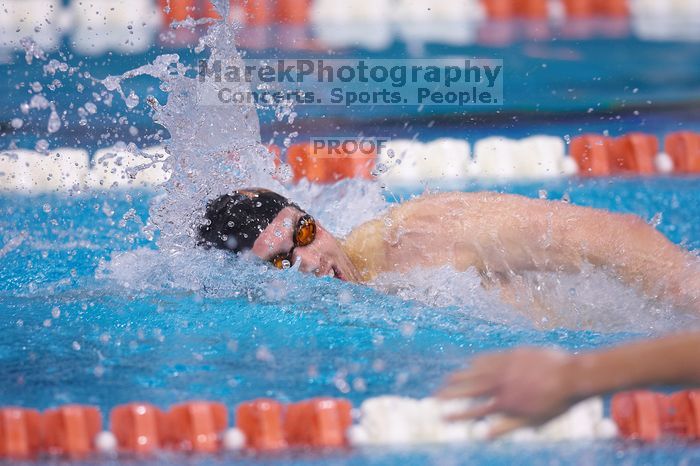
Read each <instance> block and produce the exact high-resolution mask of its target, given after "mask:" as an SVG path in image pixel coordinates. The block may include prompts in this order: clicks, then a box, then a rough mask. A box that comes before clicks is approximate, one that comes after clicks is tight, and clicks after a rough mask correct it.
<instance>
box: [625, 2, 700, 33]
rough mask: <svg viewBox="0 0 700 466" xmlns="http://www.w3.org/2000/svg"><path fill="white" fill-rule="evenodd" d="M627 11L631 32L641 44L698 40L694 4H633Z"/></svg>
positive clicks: (699, 12)
mask: <svg viewBox="0 0 700 466" xmlns="http://www.w3.org/2000/svg"><path fill="white" fill-rule="evenodd" d="M630 7H631V12H632V25H633V28H634V32H635V34H636V35H637V36H638V37H639V38H641V39H643V40H648V41H673V40H680V41H698V40H700V2H698V1H697V0H664V1H658V0H634V1H632V2H631V4H630Z"/></svg>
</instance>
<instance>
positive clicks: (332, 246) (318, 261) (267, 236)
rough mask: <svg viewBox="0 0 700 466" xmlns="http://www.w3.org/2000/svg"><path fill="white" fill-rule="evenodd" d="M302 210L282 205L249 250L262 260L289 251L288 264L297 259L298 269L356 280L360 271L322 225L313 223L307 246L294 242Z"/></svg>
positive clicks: (302, 213) (267, 259)
mask: <svg viewBox="0 0 700 466" xmlns="http://www.w3.org/2000/svg"><path fill="white" fill-rule="evenodd" d="M304 215H305V214H304V212H301V211H300V210H299V209H296V208H294V207H285V208H284V209H282V210H281V211H280V213H279V214H277V217H275V219H274V220H273V221H272V223H270V224H269V225H268V226H267V228H265V230H263V232H262V233H261V234H260V236H259V237H258V239H257V240H255V244H254V245H253V249H252V252H253V254H255V255H256V256H258V257H259V258H261V259H262V260H265V261H270V260H272V259H273V258H275V257H278V256H280V255H286V254H288V253H289V252H290V251H292V265H293V264H295V263H297V262H300V264H299V270H301V271H302V272H306V273H313V274H315V275H316V276H319V277H326V276H331V277H336V278H339V279H341V280H346V281H351V282H357V281H359V279H360V275H359V273H358V272H357V269H356V268H355V266H354V265H353V264H352V262H351V261H350V259H349V258H348V256H347V254H345V251H343V249H342V248H341V247H340V244H339V243H338V241H337V240H336V239H335V238H334V237H333V235H331V234H330V233H329V232H328V231H327V230H326V229H324V228H323V227H322V226H321V225H319V224H318V223H317V224H316V236H315V238H314V240H313V241H312V242H311V243H310V244H309V245H307V246H295V245H294V233H295V229H296V228H297V225H298V224H299V220H300V219H301V218H302V217H303V216H304Z"/></svg>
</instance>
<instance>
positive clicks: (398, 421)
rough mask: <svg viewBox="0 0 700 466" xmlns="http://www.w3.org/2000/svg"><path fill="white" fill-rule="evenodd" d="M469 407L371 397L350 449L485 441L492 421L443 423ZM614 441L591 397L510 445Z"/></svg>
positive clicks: (600, 403)
mask: <svg viewBox="0 0 700 466" xmlns="http://www.w3.org/2000/svg"><path fill="white" fill-rule="evenodd" d="M470 403H471V402H469V401H457V402H443V401H439V400H437V399H434V398H425V399H421V400H417V399H412V398H403V397H396V396H382V397H377V398H370V399H368V400H366V401H365V402H364V403H362V405H361V406H360V416H359V423H358V424H356V425H354V426H352V427H351V428H350V429H349V431H348V438H349V441H350V443H351V444H353V445H411V444H413V445H415V444H435V443H451V442H469V441H479V440H484V439H485V438H486V436H487V435H488V432H489V430H490V428H491V426H492V425H493V424H494V423H495V422H497V421H498V418H496V417H493V416H492V417H487V418H485V419H481V420H472V421H458V422H448V421H446V420H445V418H446V417H447V416H448V415H449V414H454V413H457V412H461V411H463V410H464V409H465V408H468V407H469V405H470ZM615 436H617V428H616V426H615V423H614V422H613V421H612V420H610V419H607V418H605V417H604V416H603V401H602V399H600V398H591V399H589V400H586V401H583V402H581V403H579V404H577V405H575V406H573V407H572V408H571V409H570V410H569V411H567V412H566V413H564V414H562V415H561V416H559V417H557V418H555V419H553V420H552V421H550V422H548V423H547V424H545V425H543V426H541V427H538V428H522V429H519V430H517V431H515V432H513V433H511V434H509V435H508V436H507V437H506V438H507V439H509V440H512V441H558V440H594V439H602V438H611V437H615Z"/></svg>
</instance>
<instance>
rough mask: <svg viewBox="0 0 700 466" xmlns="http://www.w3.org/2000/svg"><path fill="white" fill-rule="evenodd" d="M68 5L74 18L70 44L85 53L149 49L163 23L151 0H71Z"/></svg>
mask: <svg viewBox="0 0 700 466" xmlns="http://www.w3.org/2000/svg"><path fill="white" fill-rule="evenodd" d="M69 8H70V12H71V15H72V17H73V19H74V30H73V33H72V35H71V44H72V45H73V48H74V49H75V50H76V51H77V52H79V53H82V54H85V55H102V54H104V53H105V52H108V51H115V52H122V53H139V52H143V51H145V50H148V48H149V47H150V46H151V44H152V43H153V42H154V41H155V37H156V35H157V34H158V32H159V30H160V25H161V23H162V12H161V11H160V9H159V8H158V7H157V6H156V4H155V3H154V2H153V0H130V1H120V2H115V1H113V0H90V1H73V2H71V4H70V7H69Z"/></svg>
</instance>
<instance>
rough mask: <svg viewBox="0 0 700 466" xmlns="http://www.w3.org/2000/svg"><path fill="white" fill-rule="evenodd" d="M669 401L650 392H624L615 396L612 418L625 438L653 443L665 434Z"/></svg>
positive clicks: (612, 405)
mask: <svg viewBox="0 0 700 466" xmlns="http://www.w3.org/2000/svg"><path fill="white" fill-rule="evenodd" d="M667 405H668V400H667V398H666V397H665V396H664V395H661V394H658V393H654V392H650V391H634V392H623V393H618V394H616V395H615V396H613V398H612V401H611V406H610V411H611V413H612V418H613V420H614V421H615V423H616V424H617V427H618V429H619V431H620V434H621V435H622V436H623V437H627V438H632V439H639V440H644V441H647V442H653V441H656V440H659V439H660V438H661V435H662V434H663V426H662V424H663V421H664V419H665V416H664V414H663V413H664V412H665V411H666V409H667Z"/></svg>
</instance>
